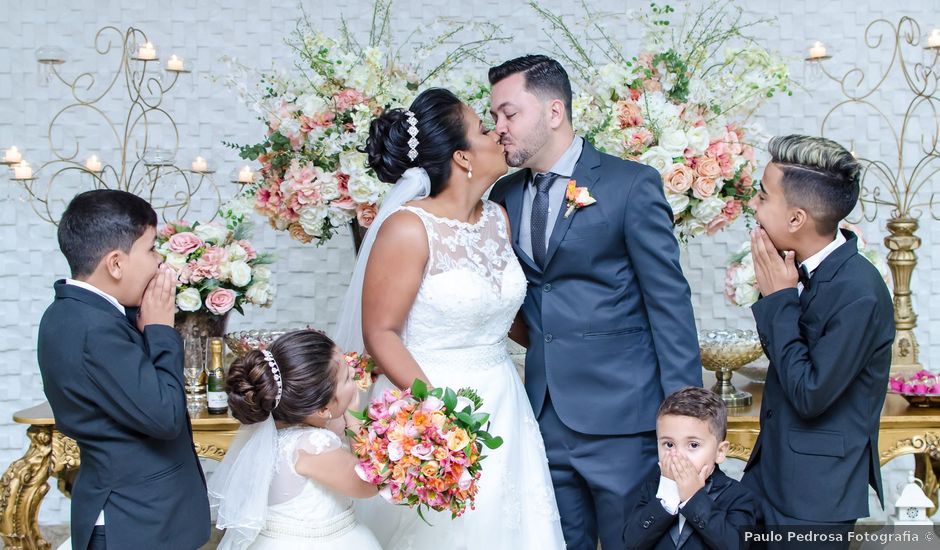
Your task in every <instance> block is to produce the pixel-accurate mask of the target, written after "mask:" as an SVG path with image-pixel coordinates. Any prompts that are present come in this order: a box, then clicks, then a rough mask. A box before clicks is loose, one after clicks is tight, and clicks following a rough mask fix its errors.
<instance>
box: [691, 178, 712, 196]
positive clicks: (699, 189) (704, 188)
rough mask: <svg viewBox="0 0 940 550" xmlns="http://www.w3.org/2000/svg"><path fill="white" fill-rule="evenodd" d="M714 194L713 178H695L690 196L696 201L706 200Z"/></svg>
mask: <svg viewBox="0 0 940 550" xmlns="http://www.w3.org/2000/svg"><path fill="white" fill-rule="evenodd" d="M714 193H715V179H714V178H702V177H699V178H695V181H694V182H693V183H692V195H693V196H694V197H695V198H697V199H702V200H704V199H707V198H708V197H710V196H712V195H713V194H714Z"/></svg>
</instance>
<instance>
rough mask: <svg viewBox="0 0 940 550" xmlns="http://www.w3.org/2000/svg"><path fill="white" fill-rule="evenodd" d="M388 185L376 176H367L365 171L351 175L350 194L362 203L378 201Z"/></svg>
mask: <svg viewBox="0 0 940 550" xmlns="http://www.w3.org/2000/svg"><path fill="white" fill-rule="evenodd" d="M387 187H388V186H387V185H386V184H385V183H383V182H381V181H379V180H378V179H376V178H373V177H370V176H367V175H366V174H365V172H362V173H359V174H356V176H355V177H353V176H352V175H350V178H349V196H351V197H352V198H353V200H354V201H356V202H358V203H360V204H368V203H376V202H379V199H380V198H381V197H382V195H384V194H385V189H386V188H387Z"/></svg>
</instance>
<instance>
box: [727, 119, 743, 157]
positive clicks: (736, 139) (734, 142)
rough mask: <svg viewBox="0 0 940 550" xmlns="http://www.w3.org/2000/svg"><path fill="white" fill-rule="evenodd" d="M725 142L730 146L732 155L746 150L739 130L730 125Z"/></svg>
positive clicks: (729, 149) (729, 150)
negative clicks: (736, 130) (738, 132)
mask: <svg viewBox="0 0 940 550" xmlns="http://www.w3.org/2000/svg"><path fill="white" fill-rule="evenodd" d="M725 144H726V145H727V146H728V152H729V153H731V154H732V155H735V156H737V155H740V154H741V153H743V152H744V147H743V146H742V145H741V139H740V136H738V134H737V132H735V131H734V130H733V129H732V126H730V125H729V126H728V131H727V132H725Z"/></svg>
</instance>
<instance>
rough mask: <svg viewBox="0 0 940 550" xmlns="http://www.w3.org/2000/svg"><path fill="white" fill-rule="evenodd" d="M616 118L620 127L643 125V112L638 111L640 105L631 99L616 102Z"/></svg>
mask: <svg viewBox="0 0 940 550" xmlns="http://www.w3.org/2000/svg"><path fill="white" fill-rule="evenodd" d="M617 118H618V120H619V121H620V128H621V129H624V128H630V127H633V126H642V125H643V113H641V112H640V106H639V105H637V104H636V103H634V102H632V101H618V102H617Z"/></svg>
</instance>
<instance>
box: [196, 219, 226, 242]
mask: <svg viewBox="0 0 940 550" xmlns="http://www.w3.org/2000/svg"><path fill="white" fill-rule="evenodd" d="M193 233H195V234H196V236H197V237H199V238H200V239H202V240H203V241H205V242H207V243H211V244H222V243H224V242H225V240H226V239H228V235H229V230H228V228H227V227H225V226H222V225H219V224H216V223H205V224H199V225H198V226H196V229H194V230H193Z"/></svg>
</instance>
